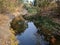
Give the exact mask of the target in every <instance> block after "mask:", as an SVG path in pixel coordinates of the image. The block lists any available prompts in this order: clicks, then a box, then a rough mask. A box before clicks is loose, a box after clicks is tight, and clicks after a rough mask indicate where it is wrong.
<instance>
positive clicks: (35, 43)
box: [16, 22, 49, 45]
mask: <svg viewBox="0 0 60 45" xmlns="http://www.w3.org/2000/svg"><path fill="white" fill-rule="evenodd" d="M37 31H38V29H37V28H36V26H35V25H34V23H33V22H28V28H26V29H25V31H24V32H22V33H21V34H19V35H17V36H16V37H17V39H18V40H19V45H49V42H47V41H46V40H45V39H44V36H43V35H40V34H38V33H37Z"/></svg>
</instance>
